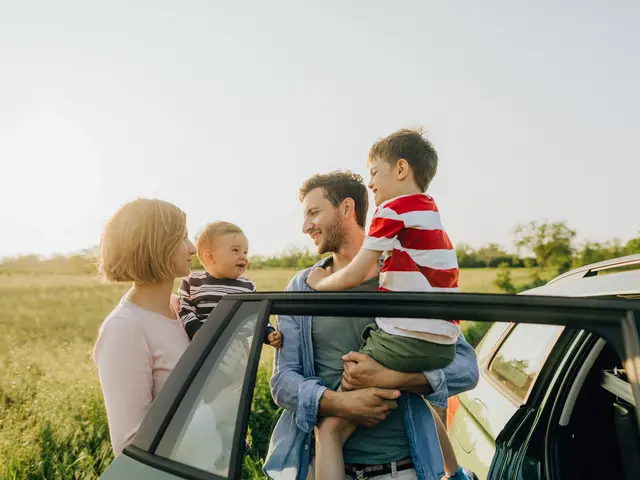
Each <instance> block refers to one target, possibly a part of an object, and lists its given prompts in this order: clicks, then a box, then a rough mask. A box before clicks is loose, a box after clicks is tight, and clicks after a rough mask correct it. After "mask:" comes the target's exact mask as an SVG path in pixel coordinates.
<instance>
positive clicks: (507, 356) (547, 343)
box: [489, 324, 563, 402]
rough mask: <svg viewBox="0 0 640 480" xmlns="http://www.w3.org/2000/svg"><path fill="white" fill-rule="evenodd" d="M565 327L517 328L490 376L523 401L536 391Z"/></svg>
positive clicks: (491, 367)
mask: <svg viewBox="0 0 640 480" xmlns="http://www.w3.org/2000/svg"><path fill="white" fill-rule="evenodd" d="M562 329H563V327H561V326H556V325H532V324H520V325H516V326H515V327H514V328H513V329H512V330H511V332H510V333H509V336H508V337H507V338H506V340H505V341H504V343H503V344H502V345H501V346H500V348H499V349H498V351H497V353H496V355H495V357H494V358H493V361H492V362H491V365H490V366H489V374H490V375H491V376H492V377H493V378H494V379H495V380H496V381H497V382H499V383H500V385H502V386H503V387H504V388H505V389H506V390H508V391H509V392H510V393H512V394H513V395H514V396H515V397H517V398H518V399H519V400H521V401H522V402H524V401H526V399H527V395H529V392H530V391H531V389H532V388H533V384H534V383H535V381H536V378H537V376H538V374H539V373H540V370H542V366H543V365H544V362H545V360H546V359H547V357H548V355H549V353H550V352H551V349H552V348H553V345H554V344H555V342H556V340H557V339H558V336H559V335H560V333H561V332H562Z"/></svg>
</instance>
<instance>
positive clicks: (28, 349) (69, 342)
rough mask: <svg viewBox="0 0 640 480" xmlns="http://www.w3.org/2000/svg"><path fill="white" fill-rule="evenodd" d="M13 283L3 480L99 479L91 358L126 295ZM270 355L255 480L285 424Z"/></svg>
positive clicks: (51, 279) (4, 290) (41, 280)
mask: <svg viewBox="0 0 640 480" xmlns="http://www.w3.org/2000/svg"><path fill="white" fill-rule="evenodd" d="M5 273H6V274H5V275H0V330H1V332H2V333H1V334H0V478H1V479H5V478H6V479H67V478H74V479H95V478H98V477H99V476H100V474H101V473H102V472H104V470H105V469H106V467H107V466H108V465H109V463H110V462H111V460H112V458H113V456H112V453H111V445H110V443H109V432H108V426H107V421H106V414H105V409H104V404H103V401H102V394H101V391H100V384H99V381H98V375H97V370H96V368H95V365H94V364H93V361H92V359H91V352H92V348H93V344H94V342H95V339H96V336H97V332H98V327H99V326H100V324H101V322H102V320H103V319H104V318H105V316H106V315H107V314H108V313H109V312H110V311H111V309H112V308H113V307H114V306H115V305H116V303H117V302H118V301H119V299H120V298H121V296H122V295H123V294H124V292H125V291H126V290H127V288H128V287H127V286H126V285H108V284H107V285H105V284H102V283H99V282H97V281H95V280H93V279H92V278H91V277H88V276H72V275H52V274H40V275H35V276H34V275H28V274H24V273H18V272H10V274H9V273H7V272H5ZM294 273H295V270H259V271H252V272H250V276H251V278H253V279H254V281H255V282H256V283H257V285H258V290H261V291H277V290H282V289H283V288H284V286H285V285H286V284H287V282H288V281H289V279H290V278H291V277H292V276H293V274H294ZM516 274H518V275H519V274H520V272H519V271H518V272H516ZM523 277H524V278H526V274H523ZM494 278H495V271H491V270H485V269H477V270H472V271H462V279H461V283H462V286H463V289H464V290H466V291H474V290H475V291H492V290H493V289H494V287H493V286H492V283H491V282H492V280H493V279H494ZM518 280H519V278H518V277H517V276H515V275H514V281H518ZM271 350H272V349H270V348H266V349H265V352H270V351H271ZM271 354H272V353H271ZM268 355H270V354H269V353H266V354H265V358H263V360H262V363H261V365H260V369H259V375H258V379H257V384H256V390H255V396H254V400H253V408H252V415H251V418H250V422H249V427H250V432H249V439H250V441H251V444H252V446H251V448H250V449H249V451H248V453H247V456H246V458H245V474H247V475H248V474H249V473H248V472H251V471H252V472H254V474H255V475H259V474H260V472H261V468H262V463H261V462H262V459H263V458H264V454H265V453H266V450H267V446H268V442H269V435H270V433H271V430H272V428H273V425H274V423H275V421H276V420H277V417H278V409H277V407H276V406H275V405H274V404H273V401H272V400H271V396H270V394H269V388H268V379H269V377H270V375H271V358H270V357H269V356H268Z"/></svg>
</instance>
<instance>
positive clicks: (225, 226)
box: [196, 220, 244, 261]
mask: <svg viewBox="0 0 640 480" xmlns="http://www.w3.org/2000/svg"><path fill="white" fill-rule="evenodd" d="M228 233H244V232H243V231H242V229H241V228H240V227H239V226H237V225H234V224H233V223H229V222H223V221H220V220H219V221H217V222H211V223H207V224H206V225H205V226H204V228H203V229H202V231H201V232H200V234H199V235H198V240H197V241H196V249H197V250H198V258H200V261H202V254H203V253H204V251H205V250H206V249H208V248H213V246H214V244H215V241H216V238H218V237H220V236H221V235H226V234H228Z"/></svg>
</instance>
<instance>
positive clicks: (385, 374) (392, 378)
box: [342, 352, 431, 394]
mask: <svg viewBox="0 0 640 480" xmlns="http://www.w3.org/2000/svg"><path fill="white" fill-rule="evenodd" d="M342 360H343V361H344V371H343V372H342V389H343V390H345V391H349V390H358V389H361V388H368V387H379V388H387V389H398V390H406V391H409V392H415V393H422V394H426V393H430V392H431V386H430V385H429V382H427V379H426V377H425V376H424V375H423V374H422V373H403V372H397V371H395V370H390V369H388V368H386V367H383V366H382V365H380V364H379V363H378V362H376V361H375V360H374V359H373V358H371V357H370V356H369V355H367V354H365V353H360V352H349V353H347V354H346V355H345V356H343V357H342Z"/></svg>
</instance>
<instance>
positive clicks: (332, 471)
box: [314, 417, 356, 480]
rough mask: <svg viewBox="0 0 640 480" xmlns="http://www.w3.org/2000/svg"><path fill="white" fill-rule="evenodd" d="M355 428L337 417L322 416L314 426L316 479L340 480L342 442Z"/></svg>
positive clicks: (342, 472) (342, 476)
mask: <svg viewBox="0 0 640 480" xmlns="http://www.w3.org/2000/svg"><path fill="white" fill-rule="evenodd" d="M355 429H356V424H355V423H352V422H350V421H349V420H346V419H344V418H338V417H327V418H323V419H322V420H320V422H318V425H316V427H315V437H316V459H315V472H314V473H315V478H316V480H338V479H340V480H342V479H344V477H345V474H344V455H343V453H342V449H343V447H344V443H345V442H346V441H347V439H348V438H349V437H350V436H351V434H352V433H353V432H354V430H355Z"/></svg>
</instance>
